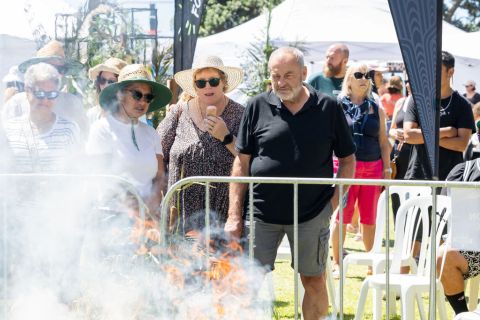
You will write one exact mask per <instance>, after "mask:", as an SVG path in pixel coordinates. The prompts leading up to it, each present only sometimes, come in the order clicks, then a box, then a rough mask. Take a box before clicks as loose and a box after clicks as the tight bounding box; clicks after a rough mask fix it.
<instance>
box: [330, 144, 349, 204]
mask: <svg viewBox="0 0 480 320" xmlns="http://www.w3.org/2000/svg"><path fill="white" fill-rule="evenodd" d="M354 174H355V155H354V154H351V155H349V156H346V157H344V158H338V171H337V178H344V179H352V178H353V176H354ZM347 191H348V186H344V187H343V194H344V195H345V193H346V192H347ZM339 192H340V191H339V190H338V185H337V186H335V192H334V194H333V197H332V200H330V201H331V203H332V208H333V210H335V209H336V208H337V207H338V201H339V199H338V197H339Z"/></svg>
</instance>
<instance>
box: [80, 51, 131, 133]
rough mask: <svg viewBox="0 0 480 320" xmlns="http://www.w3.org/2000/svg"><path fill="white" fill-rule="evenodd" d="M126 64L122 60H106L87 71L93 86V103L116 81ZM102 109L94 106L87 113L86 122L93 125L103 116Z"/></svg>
mask: <svg viewBox="0 0 480 320" xmlns="http://www.w3.org/2000/svg"><path fill="white" fill-rule="evenodd" d="M126 65H127V63H126V62H125V61H123V60H122V59H118V58H108V59H107V60H105V62H103V63H100V64H97V65H96V66H94V67H92V68H90V70H88V78H89V79H90V80H92V81H93V83H94V86H95V92H96V96H95V102H96V103H98V96H99V95H100V92H102V90H103V89H105V88H106V87H107V86H108V85H110V84H112V83H115V82H117V81H118V74H119V73H120V70H122V68H123V67H125V66H126ZM103 114H104V113H103V111H102V107H100V105H98V104H97V105H96V106H94V107H92V108H90V109H89V110H88V111H87V117H88V122H89V123H90V125H91V124H93V123H94V122H95V121H96V120H98V119H100V118H101V117H102V115H103Z"/></svg>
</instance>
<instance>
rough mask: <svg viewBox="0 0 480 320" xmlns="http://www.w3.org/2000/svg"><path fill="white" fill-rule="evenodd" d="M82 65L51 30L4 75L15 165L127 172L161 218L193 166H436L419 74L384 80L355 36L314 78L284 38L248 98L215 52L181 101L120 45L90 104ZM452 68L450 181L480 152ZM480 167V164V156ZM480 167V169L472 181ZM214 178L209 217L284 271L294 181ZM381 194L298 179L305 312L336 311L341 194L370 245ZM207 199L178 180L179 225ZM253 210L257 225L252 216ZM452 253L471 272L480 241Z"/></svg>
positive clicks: (387, 172)
mask: <svg viewBox="0 0 480 320" xmlns="http://www.w3.org/2000/svg"><path fill="white" fill-rule="evenodd" d="M75 68H78V65H77V64H76V63H75V62H73V61H70V60H68V59H67V58H66V57H65V54H64V51H63V46H62V44H61V43H60V42H58V41H52V42H49V43H48V44H47V45H45V47H43V48H42V49H40V50H39V51H38V52H37V54H36V56H35V57H33V58H31V59H29V60H28V61H25V62H24V63H22V64H21V65H20V66H19V67H18V68H12V69H11V71H10V73H9V75H8V76H6V77H5V78H4V83H5V84H6V88H7V89H8V92H6V94H5V103H4V105H3V107H2V110H1V111H2V112H1V114H2V119H1V120H2V121H1V123H2V125H1V130H0V141H2V142H3V143H5V144H6V146H7V148H6V150H7V151H8V152H7V153H5V155H6V158H8V160H9V161H8V163H9V166H8V168H7V169H6V170H8V172H14V173H39V172H40V173H64V172H67V173H68V172H77V171H78V170H80V168H79V166H78V165H75V164H76V163H78V159H86V160H90V161H95V166H94V168H95V170H96V171H97V172H98V173H108V174H113V175H118V176H121V177H124V178H125V179H127V180H129V181H130V182H131V183H132V184H133V185H134V186H135V187H136V188H137V190H138V192H139V194H140V196H141V197H142V198H143V200H144V202H145V204H146V206H147V208H148V211H149V213H150V217H152V218H153V219H158V218H159V212H158V210H159V206H160V203H161V201H162V196H163V194H164V192H165V191H166V190H167V189H168V188H169V187H171V186H172V185H173V184H175V183H176V182H177V181H179V180H180V179H182V178H185V177H189V176H228V175H232V176H234V177H235V176H254V177H270V176H274V177H314V178H331V177H334V176H336V177H337V178H359V179H360V178H368V179H391V178H394V179H410V180H428V179H432V177H433V173H432V172H431V170H430V168H429V167H428V166H426V165H425V163H426V161H427V154H426V150H425V145H424V143H425V142H424V139H423V135H422V128H421V125H420V118H419V115H418V109H417V106H416V105H415V103H414V100H413V99H412V96H411V91H410V84H409V82H408V79H407V80H406V81H403V79H402V78H401V77H400V76H396V75H395V76H392V77H391V78H390V79H389V80H388V81H384V80H383V74H382V72H383V71H385V70H382V68H380V67H378V66H373V65H366V64H359V63H355V64H349V50H348V47H347V46H346V45H344V44H340V43H338V44H333V45H332V46H331V47H329V48H328V49H327V52H326V55H325V64H324V70H323V71H322V72H320V73H318V74H314V75H312V76H310V77H309V79H308V81H307V67H306V66H305V62H304V56H303V53H302V52H301V51H300V50H298V49H296V48H292V47H282V48H279V49H277V50H275V51H274V52H273V53H272V54H271V56H270V58H269V62H268V68H269V71H270V81H271V82H270V83H271V88H269V89H268V90H267V91H266V92H264V93H261V94H259V95H257V96H255V97H253V98H251V99H250V100H249V102H248V103H247V105H246V106H245V107H244V106H242V105H240V104H239V103H237V102H235V101H233V100H232V99H230V98H229V97H228V96H227V94H228V93H229V92H231V91H232V90H234V89H235V88H237V87H238V86H239V85H240V84H241V82H242V81H243V78H244V75H243V71H242V70H241V69H240V68H237V67H231V66H225V65H224V64H223V62H222V60H221V58H220V57H217V56H208V57H204V58H203V59H200V60H198V61H196V63H195V64H194V65H193V67H192V68H191V69H188V70H183V71H180V72H178V73H176V74H175V75H174V79H175V81H176V83H177V84H178V85H179V86H180V87H181V89H182V91H183V93H182V95H181V96H180V100H179V101H178V102H176V103H175V104H172V101H171V100H172V92H171V91H170V89H169V88H168V87H166V86H165V85H162V84H160V83H157V82H155V81H154V80H152V78H151V76H150V74H149V73H148V71H147V69H146V68H145V67H144V66H143V65H140V64H129V63H127V62H125V61H123V60H121V59H118V58H114V57H111V58H108V59H106V60H105V61H103V62H101V63H100V64H98V65H96V66H95V67H93V68H91V69H90V70H89V73H88V75H89V79H90V80H91V81H92V82H93V83H94V87H95V90H96V92H95V93H96V102H95V106H92V107H90V108H89V109H88V111H87V110H86V109H87V108H85V107H84V106H83V103H82V100H81V99H80V98H79V97H77V96H76V95H73V94H70V93H68V92H65V90H63V89H62V83H63V82H62V81H63V77H64V75H66V74H69V73H72V72H74V71H73V70H75ZM441 70H442V73H441V99H442V100H441V108H440V132H439V138H440V141H439V143H440V152H439V179H441V180H445V179H447V180H455V179H456V178H455V177H460V176H461V177H465V175H464V174H463V172H464V171H465V170H466V169H465V162H464V161H467V160H469V161H477V163H478V161H480V160H474V159H475V158H477V157H479V156H480V145H479V135H480V120H479V119H480V102H479V101H478V100H480V98H479V97H480V95H479V94H478V93H476V92H475V89H476V88H475V82H474V81H468V82H467V83H466V84H465V88H466V93H465V95H464V96H462V95H461V94H460V93H458V92H457V91H455V90H454V89H453V88H452V87H451V79H452V77H453V74H454V71H455V59H454V57H453V56H452V55H451V54H449V53H448V52H442V69H441ZM404 88H406V91H405V92H404ZM404 93H405V95H404ZM167 105H168V107H167V108H168V111H167V114H166V117H165V118H164V119H163V121H161V122H160V124H159V126H158V127H157V128H153V127H152V126H150V125H149V124H147V123H146V121H145V116H146V115H147V114H148V113H150V112H153V111H156V110H159V109H161V108H165V107H166V106H167ZM74 159H75V160H76V161H74ZM5 163H7V162H5ZM392 163H395V167H396V172H395V177H392V173H393V172H392V165H391V164H392ZM466 163H469V162H466ZM471 167H472V168H473V169H472V170H473V171H474V170H477V171H478V170H479V169H478V168H480V165H477V166H476V167H475V166H468V168H471ZM475 168H477V169H475ZM452 169H453V170H452ZM469 170H470V169H469ZM455 172H457V173H455ZM458 172H460V173H458ZM459 179H460V178H459ZM479 179H480V174H478V172H477V173H472V174H469V175H468V178H465V179H464V180H468V181H478V180H479ZM210 187H211V192H210V196H209V199H210V208H211V211H212V212H213V213H212V217H211V219H210V221H212V224H214V225H215V226H216V227H218V228H219V229H221V230H224V232H225V234H227V235H228V236H229V237H231V238H232V239H235V240H240V239H242V238H245V237H247V236H248V234H249V232H250V231H251V230H254V238H255V247H254V250H253V251H254V256H255V258H256V259H257V260H258V261H259V262H260V263H261V264H262V265H265V266H268V267H269V268H270V269H271V270H273V268H274V262H275V257H276V253H277V250H278V247H279V245H280V242H281V241H282V239H283V237H284V235H287V237H288V240H289V242H290V243H292V241H293V226H292V224H293V215H292V212H293V191H292V190H293V189H292V187H291V186H290V185H281V184H259V185H255V186H254V188H253V197H254V201H253V208H249V207H248V204H247V203H246V201H245V194H246V191H247V185H245V184H241V183H231V184H230V185H228V184H226V183H223V184H222V183H219V184H211V185H210ZM380 192H381V187H379V186H351V187H350V188H349V190H348V193H346V194H345V197H344V199H339V196H338V193H339V191H338V188H337V187H335V186H328V185H300V186H299V196H298V197H299V198H298V204H299V207H298V217H299V220H298V221H299V233H298V235H299V238H298V241H299V245H298V248H299V253H298V257H299V259H298V261H299V271H300V274H301V281H302V283H303V286H304V287H305V298H304V301H303V305H302V306H303V315H304V317H305V319H319V318H322V317H324V316H326V314H327V310H328V298H327V291H326V283H325V268H326V262H327V259H329V250H330V249H329V242H330V240H331V243H332V251H333V269H334V275H336V276H338V273H339V270H338V269H339V267H338V266H339V263H340V259H342V257H343V254H344V253H343V252H342V253H341V252H339V250H338V244H339V242H343V241H344V240H345V233H344V234H343V238H340V232H339V229H340V228H339V227H340V226H339V216H338V213H336V212H338V211H337V210H336V209H337V208H338V206H339V203H341V205H343V206H344V210H343V215H344V216H343V222H344V224H345V228H347V230H349V227H350V230H358V229H359V236H358V237H359V239H362V241H363V244H364V248H365V250H367V251H368V250H370V249H371V248H372V245H373V239H374V234H375V219H376V207H377V201H378V198H379V195H380ZM205 197H206V195H205V187H204V186H202V185H192V186H189V187H188V188H184V189H182V190H179V192H177V194H176V197H175V199H174V201H173V203H172V205H175V206H176V207H177V208H176V210H177V211H178V212H177V216H176V217H174V216H170V217H169V219H174V220H175V221H170V223H171V224H172V223H177V226H178V228H175V230H177V231H179V232H180V233H181V234H184V235H187V234H189V232H192V231H199V230H201V229H202V228H203V227H204V221H205ZM392 206H393V210H394V212H396V211H397V210H398V207H399V201H398V200H395V199H393V200H392ZM250 210H252V212H253V213H254V224H255V227H254V228H252V227H253V226H251V225H249V223H248V219H246V218H247V212H250ZM332 216H334V217H333V219H334V222H333V228H332V235H331V237H330V219H331V217H332ZM347 224H351V225H349V226H347ZM352 226H353V227H352ZM344 230H345V229H344ZM292 247H293V246H292ZM443 252H445V253H446V254H447V259H446V261H447V262H446V268H445V272H452V273H454V271H455V270H456V272H457V273H458V276H457V277H456V278H458V279H462V280H463V278H464V277H472V276H475V275H477V274H479V273H480V270H479V269H480V268H479V266H480V254H479V253H478V252H464V251H458V250H457V251H455V250H453V249H449V250H444V251H442V253H443ZM448 270H454V271H448ZM371 272H372V271H371V269H369V270H368V271H367V273H371ZM445 272H444V274H445ZM452 281H453V280H452V278H448V277H446V276H444V277H442V282H443V283H444V287H445V293H446V295H447V299H448V300H449V301H450V303H451V304H452V306H453V308H454V309H455V312H457V313H458V312H461V311H465V309H466V305H465V306H464V305H463V304H461V302H460V301H462V297H464V293H463V287H462V286H460V285H459V283H455V284H452ZM462 283H463V282H462Z"/></svg>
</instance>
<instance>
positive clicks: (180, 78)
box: [174, 56, 243, 97]
mask: <svg viewBox="0 0 480 320" xmlns="http://www.w3.org/2000/svg"><path fill="white" fill-rule="evenodd" d="M205 68H214V69H218V70H220V71H222V72H223V73H224V74H225V76H226V78H227V90H226V91H225V92H230V91H232V90H233V89H235V88H236V87H237V86H238V85H239V84H240V83H242V81H243V71H242V69H240V68H236V67H227V66H224V65H223V61H222V59H220V58H219V57H217V56H207V57H204V58H201V59H200V60H199V61H198V62H197V63H195V64H194V65H193V67H192V69H188V70H183V71H179V72H177V73H176V74H175V76H174V78H175V81H176V82H177V83H178V85H179V86H180V87H181V88H182V89H183V91H185V92H186V93H188V94H189V95H190V96H192V97H196V96H197V93H196V92H195V87H194V84H193V80H194V79H193V74H194V72H195V71H197V70H199V69H205Z"/></svg>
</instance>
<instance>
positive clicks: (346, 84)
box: [340, 63, 372, 99]
mask: <svg viewBox="0 0 480 320" xmlns="http://www.w3.org/2000/svg"><path fill="white" fill-rule="evenodd" d="M368 71H369V70H368V67H367V65H366V64H364V63H355V64H353V65H351V66H350V67H348V69H347V72H346V73H345V78H343V83H342V91H341V92H340V96H342V97H350V96H351V95H352V86H351V85H352V81H354V80H355V79H354V76H353V74H354V73H355V72H362V73H365V74H367V73H368ZM366 97H367V98H369V99H371V98H372V81H371V80H369V81H368V90H367V92H366Z"/></svg>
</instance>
